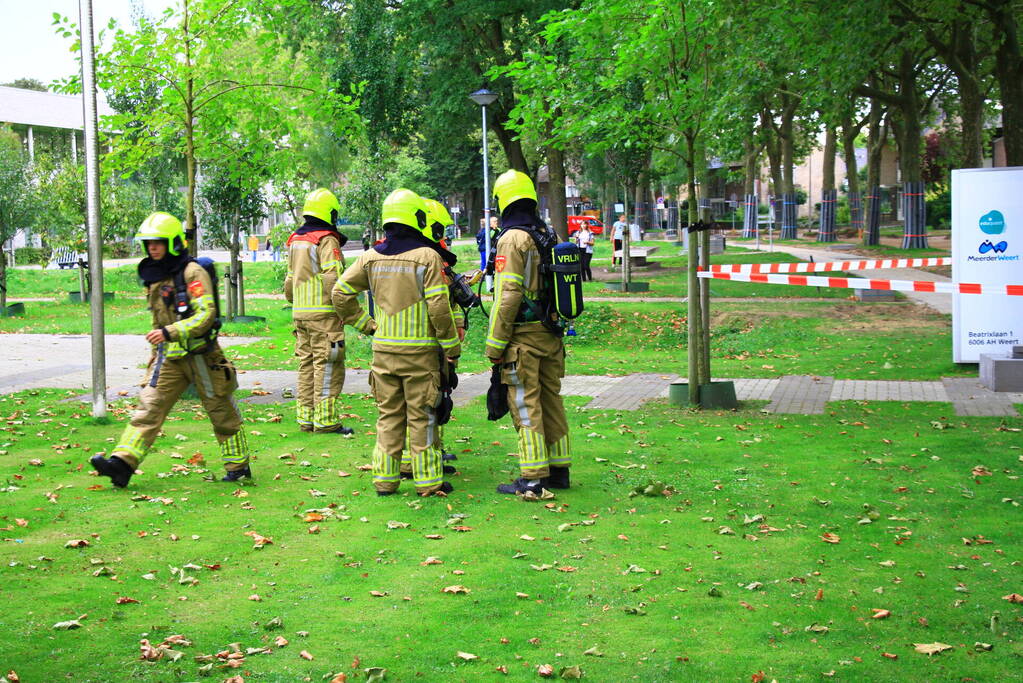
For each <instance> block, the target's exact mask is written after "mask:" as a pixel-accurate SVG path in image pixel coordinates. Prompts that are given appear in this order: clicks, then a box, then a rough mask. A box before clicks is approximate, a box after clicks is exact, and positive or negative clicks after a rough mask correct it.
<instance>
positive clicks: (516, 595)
mask: <svg viewBox="0 0 1023 683" xmlns="http://www.w3.org/2000/svg"><path fill="white" fill-rule="evenodd" d="M515 597H516V598H519V599H520V600H525V599H526V598H528V597H529V593H522V592H516V593H515Z"/></svg>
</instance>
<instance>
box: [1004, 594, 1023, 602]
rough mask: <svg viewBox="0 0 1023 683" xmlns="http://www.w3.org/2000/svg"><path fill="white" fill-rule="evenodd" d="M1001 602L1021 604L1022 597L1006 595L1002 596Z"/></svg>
mask: <svg viewBox="0 0 1023 683" xmlns="http://www.w3.org/2000/svg"><path fill="white" fill-rule="evenodd" d="M1002 600H1008V601H1009V602H1013V603H1021V602H1023V595H1020V594H1019V593H1009V594H1008V595H1003V596H1002Z"/></svg>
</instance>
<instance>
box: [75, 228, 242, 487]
mask: <svg viewBox="0 0 1023 683" xmlns="http://www.w3.org/2000/svg"><path fill="white" fill-rule="evenodd" d="M135 239H136V240H138V241H141V242H142V243H143V244H144V245H145V249H146V253H147V254H148V257H147V258H144V259H142V261H141V263H139V267H138V274H139V278H140V279H141V280H142V281H143V282H144V283H145V285H146V299H147V302H148V306H149V310H150V311H152V313H153V329H152V330H151V331H150V332H149V333H147V334H146V341H147V342H148V343H149V344H151V345H152V347H153V352H152V356H151V357H150V359H149V370H148V372H147V373H146V379H145V382H144V383H143V384H142V392H141V393H140V394H139V404H138V409H137V410H136V411H135V413H134V414H133V415H132V418H131V423H130V424H129V425H128V426H127V427H125V428H124V432H123V433H122V434H121V438H120V439H118V441H117V445H116V446H114V450H113V452H112V453H111V455H110V457H109V458H104V457H103V456H102V455H95V456H93V458H92V460H91V462H92V466H93V467H94V468H96V471H97V472H99V473H100V474H101V475H103V476H105V477H110V481H111V482H112V483H113V485H114V486H117V487H124V486H127V485H128V481H129V480H130V479H131V476H132V474H134V472H135V469H136V468H137V467H138V466H139V464H140V463H141V462H142V460H143V459H144V458H145V457H146V453H147V451H148V450H149V448H150V446H151V445H152V443H153V441H154V440H155V439H156V436H157V434H159V432H160V428H161V427H162V426H163V423H164V420H165V419H166V418H167V414H168V413H169V412H170V410H171V408H173V407H174V404H175V403H176V402H177V400H178V398H179V397H180V396H181V394H182V392H184V391H185V389H187V388H188V386H189V384H193V385H195V388H196V391H197V392H198V394H199V399H200V400H201V401H202V405H203V408H204V409H205V410H206V414H207V415H208V416H209V418H210V422H211V423H213V433H214V434H215V435H216V437H217V441H218V442H220V455H221V458H222V460H223V462H224V467H225V468H226V470H227V474H226V475H225V476H224V478H223V481H237V480H238V479H241V478H242V477H250V478H251V477H252V471H251V470H250V469H249V448H248V444H247V443H246V441H245V432H244V431H242V416H241V413H240V412H239V411H238V405H237V404H236V403H235V400H234V391H235V389H237V388H238V373H237V371H236V370H235V369H234V366H233V365H232V364H231V362H230V361H228V360H227V358H225V357H224V353H223V351H221V350H220V346H219V344H217V330H218V329H219V327H220V323H219V320H218V311H217V306H218V303H217V294H216V289H215V287H214V282H213V279H212V277H211V276H210V272H208V271H207V269H206V267H204V265H201V264H200V262H199V261H196V260H195V259H193V258H192V257H191V256H190V255H189V254H188V249H187V248H186V242H185V233H184V231H183V230H182V228H181V221H179V220H178V219H177V218H175V217H174V216H171V215H170V214H167V213H161V212H157V213H154V214H151V215H150V216H149V217H148V218H146V220H144V221H143V222H142V225H141V227H139V231H138V234H136V235H135ZM209 267H210V269H211V270H212V267H213V266H212V263H210V264H209Z"/></svg>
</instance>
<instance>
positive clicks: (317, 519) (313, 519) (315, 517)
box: [302, 512, 323, 522]
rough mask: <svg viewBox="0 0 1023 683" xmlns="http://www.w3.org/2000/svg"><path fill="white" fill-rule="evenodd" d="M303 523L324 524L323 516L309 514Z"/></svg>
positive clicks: (313, 513) (316, 513)
mask: <svg viewBox="0 0 1023 683" xmlns="http://www.w3.org/2000/svg"><path fill="white" fill-rule="evenodd" d="M302 521H303V522H322V521H323V515H321V514H320V513H319V512H307V513H305V517H303V518H302Z"/></svg>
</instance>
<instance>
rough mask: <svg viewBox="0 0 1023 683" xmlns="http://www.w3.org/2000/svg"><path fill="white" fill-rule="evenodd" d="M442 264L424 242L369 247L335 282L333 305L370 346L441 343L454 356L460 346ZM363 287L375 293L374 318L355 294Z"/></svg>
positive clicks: (395, 347) (398, 348) (424, 348)
mask: <svg viewBox="0 0 1023 683" xmlns="http://www.w3.org/2000/svg"><path fill="white" fill-rule="evenodd" d="M443 269H444V262H443V261H442V260H441V258H440V256H439V255H438V254H437V252H436V251H434V250H433V249H429V248H427V247H418V248H415V249H410V250H409V251H405V252H402V253H400V254H396V255H391V256H388V255H384V254H381V253H379V252H378V251H376V250H375V249H370V250H369V251H367V252H364V253H363V254H362V255H360V256H359V258H358V259H357V260H356V261H355V263H353V264H352V265H351V266H350V267H349V268H348V270H346V271H345V272H344V273H343V274H342V275H341V277H340V279H338V281H337V284H336V285H334V292H333V295H332V299H333V303H334V309H335V310H336V311H337V314H338V315H340V316H341V318H342V319H343V320H344V321H345V323H347V324H349V325H351V326H353V327H355V328H357V329H359V330H361V331H363V332H366V333H367V334H370V333H372V334H373V350H374V351H390V352H395V351H403V350H407V351H428V350H430V349H436V348H437V347H438V346H440V347H441V348H443V349H444V353H445V354H446V355H448V356H450V357H452V358H455V357H457V356H459V355H460V354H461V353H462V347H461V344H460V343H459V341H458V332H457V331H456V330H455V321H454V316H453V315H452V313H451V305H450V303H449V302H448V286H447V284H446V283H445V282H444V272H443ZM366 290H369V291H370V294H371V295H372V297H373V318H370V316H369V313H367V312H366V311H365V310H364V309H363V308H362V306H361V305H360V304H359V301H358V299H357V298H356V297H357V295H358V293H359V292H364V291H366ZM374 323H375V324H374ZM374 329H375V332H374V331H373V330H374Z"/></svg>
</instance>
